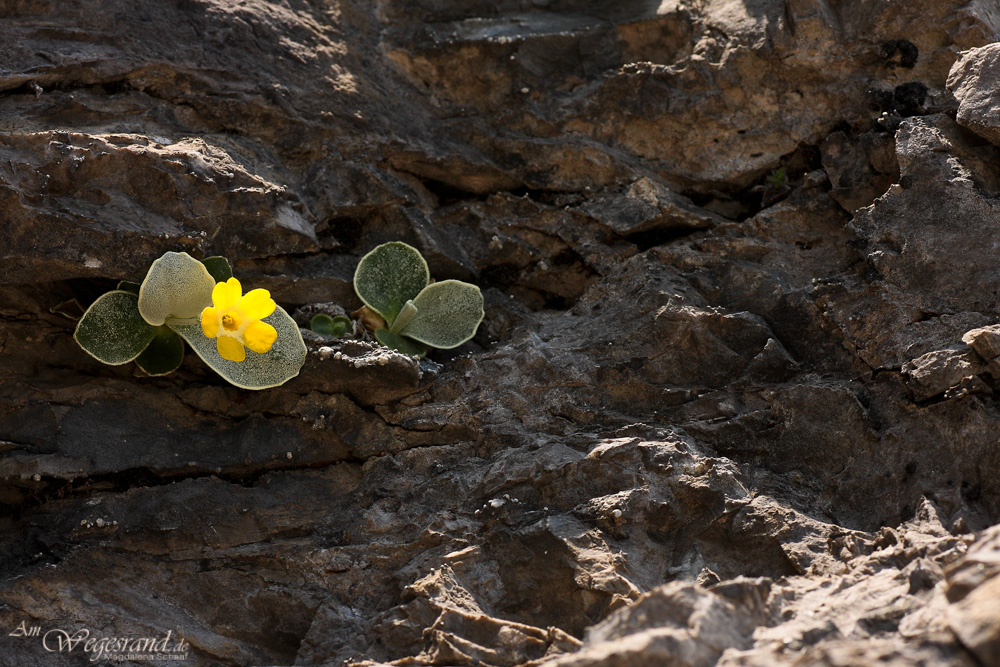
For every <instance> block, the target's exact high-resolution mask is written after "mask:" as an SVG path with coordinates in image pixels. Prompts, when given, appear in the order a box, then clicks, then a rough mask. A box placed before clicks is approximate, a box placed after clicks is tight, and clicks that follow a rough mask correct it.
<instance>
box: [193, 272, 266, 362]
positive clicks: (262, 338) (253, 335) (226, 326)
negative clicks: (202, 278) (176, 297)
mask: <svg viewBox="0 0 1000 667" xmlns="http://www.w3.org/2000/svg"><path fill="white" fill-rule="evenodd" d="M212 304H213V305H211V306H209V307H208V308H206V309H205V310H203V311H201V330H202V331H204V332H205V335H206V336H208V337H209V338H215V339H217V340H216V345H217V346H218V348H219V355H220V356H222V358H223V359H228V360H229V361H243V360H244V359H246V358H247V352H246V350H245V349H244V348H243V346H244V345H245V346H246V347H249V348H250V349H251V350H253V351H254V352H259V353H260V354H263V353H264V352H267V351H268V350H270V349H271V346H272V345H274V341H275V340H277V338H278V332H277V331H275V330H274V327H272V326H271V325H270V324H268V323H267V322H261V320H262V319H264V318H265V317H267V316H268V315H270V314H271V313H273V312H274V309H275V308H277V307H278V306H277V304H275V303H274V299H272V298H271V293H270V292H268V291H267V290H266V289H255V290H251V291H249V292H247V293H246V294H245V295H244V294H243V287H242V285H240V281H238V280H237V279H236V278H230V279H229V280H227V281H226V282H224V283H217V284H216V285H215V289H213V290H212Z"/></svg>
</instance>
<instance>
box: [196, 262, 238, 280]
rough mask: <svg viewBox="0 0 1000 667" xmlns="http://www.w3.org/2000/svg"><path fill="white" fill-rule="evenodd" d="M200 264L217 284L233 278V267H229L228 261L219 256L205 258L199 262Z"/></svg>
mask: <svg viewBox="0 0 1000 667" xmlns="http://www.w3.org/2000/svg"><path fill="white" fill-rule="evenodd" d="M201 263H202V264H204V265H205V268H206V269H208V272H209V273H210V274H212V277H213V278H214V279H215V282H217V283H224V282H226V281H227V280H229V279H230V278H232V277H233V267H231V266H229V260H228V259H226V258H225V257H222V256H221V255H215V256H214V257H206V258H205V259H203V260H201Z"/></svg>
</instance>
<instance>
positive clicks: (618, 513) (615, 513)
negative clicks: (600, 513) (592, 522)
mask: <svg viewBox="0 0 1000 667" xmlns="http://www.w3.org/2000/svg"><path fill="white" fill-rule="evenodd" d="M611 516H613V517H614V518H616V519H620V518H622V511H621V510H617V509H616V510H612V511H611Z"/></svg>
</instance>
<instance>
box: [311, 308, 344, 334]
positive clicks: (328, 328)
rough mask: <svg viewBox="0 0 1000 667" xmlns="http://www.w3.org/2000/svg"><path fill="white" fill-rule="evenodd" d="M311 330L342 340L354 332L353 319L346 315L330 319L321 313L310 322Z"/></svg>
mask: <svg viewBox="0 0 1000 667" xmlns="http://www.w3.org/2000/svg"><path fill="white" fill-rule="evenodd" d="M309 329H311V330H312V331H315V332H316V333H318V334H326V335H327V336H333V337H335V338H340V337H341V336H344V335H346V334H347V333H348V332H350V331H353V329H354V325H353V323H352V322H351V318H349V317H345V316H344V315H337V316H336V317H330V316H329V315H324V314H323V313H319V314H318V315H313V318H312V319H311V320H309Z"/></svg>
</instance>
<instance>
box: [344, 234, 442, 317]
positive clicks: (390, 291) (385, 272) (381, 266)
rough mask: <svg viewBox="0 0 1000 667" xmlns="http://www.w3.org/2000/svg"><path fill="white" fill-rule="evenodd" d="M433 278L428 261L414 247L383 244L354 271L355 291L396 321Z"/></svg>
mask: <svg viewBox="0 0 1000 667" xmlns="http://www.w3.org/2000/svg"><path fill="white" fill-rule="evenodd" d="M430 280H431V273H430V270H429V269H428V268H427V262H425V261H424V258H423V257H421V255H420V252H419V251H418V250H417V249H416V248H414V247H413V246H409V245H407V244H405V243H402V242H400V241H392V242H391V243H383V244H382V245H380V246H378V247H377V248H375V249H374V250H372V251H371V252H370V253H368V254H367V255H365V256H364V257H362V258H361V261H360V262H358V268H357V270H356V271H355V272H354V291H355V292H357V293H358V297H360V299H361V300H362V301H364V303H365V305H366V306H368V307H369V308H371V309H372V310H374V311H375V312H377V313H378V314H379V315H381V316H382V317H384V318H385V321H386V322H388V323H389V324H392V322H393V320H395V319H396V316H397V315H398V314H399V311H400V310H402V308H403V305H404V304H405V303H406V302H407V301H409V300H410V299H413V298H414V297H416V296H417V294H419V293H420V290H422V289H423V288H424V287H426V286H427V283H429V282H430Z"/></svg>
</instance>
